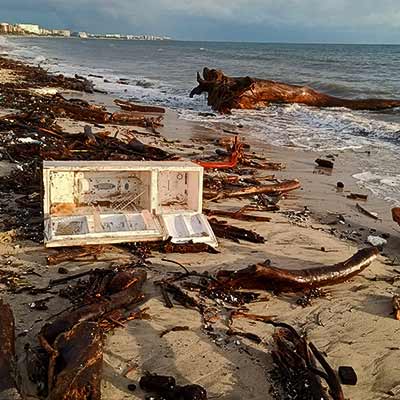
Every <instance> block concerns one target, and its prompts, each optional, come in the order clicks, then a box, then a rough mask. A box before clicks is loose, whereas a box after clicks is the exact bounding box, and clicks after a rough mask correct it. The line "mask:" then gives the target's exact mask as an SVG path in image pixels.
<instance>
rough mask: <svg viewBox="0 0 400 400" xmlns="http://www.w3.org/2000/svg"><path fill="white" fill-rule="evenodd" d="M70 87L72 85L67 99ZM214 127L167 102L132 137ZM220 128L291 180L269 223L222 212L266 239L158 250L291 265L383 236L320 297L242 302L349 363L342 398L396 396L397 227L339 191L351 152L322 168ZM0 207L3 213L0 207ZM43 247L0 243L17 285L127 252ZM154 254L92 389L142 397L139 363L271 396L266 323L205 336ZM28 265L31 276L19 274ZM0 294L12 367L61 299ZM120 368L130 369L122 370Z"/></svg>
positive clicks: (188, 150)
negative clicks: (150, 129) (166, 290)
mask: <svg viewBox="0 0 400 400" xmlns="http://www.w3.org/2000/svg"><path fill="white" fill-rule="evenodd" d="M8 76H9V72H4V71H0V82H3V81H4V80H6V79H8ZM12 79H15V77H14V76H13V77H12ZM78 95H79V94H77V93H74V97H77V96H78ZM84 97H85V98H89V99H90V100H92V101H95V102H96V103H104V104H106V105H107V106H109V107H112V98H110V97H108V96H103V95H96V96H92V95H85V96H84ZM59 123H61V124H62V125H63V126H64V127H65V129H66V130H67V131H68V132H70V131H71V132H79V131H81V130H82V127H83V126H84V125H87V123H80V122H76V121H66V120H62V121H59ZM222 128H223V127H221V126H219V127H218V126H216V127H215V129H205V128H203V127H201V126H200V125H198V124H193V123H189V122H187V121H182V120H179V119H178V118H177V116H176V114H175V113H174V112H173V111H168V112H167V114H166V116H165V118H164V128H162V130H161V133H162V136H163V137H164V138H165V139H166V140H165V139H163V138H154V137H151V138H150V137H147V138H146V137H145V136H144V135H141V136H140V140H143V141H145V142H147V143H155V144H157V145H158V146H160V147H162V148H163V149H166V150H169V151H171V152H175V153H177V154H179V155H182V156H183V157H191V158H200V157H201V156H204V155H208V154H212V152H214V150H215V145H214V144H212V143H211V142H210V139H215V138H216V137H220V136H227V135H228V134H226V133H223V132H222ZM229 128H231V129H232V128H233V129H235V131H237V132H238V133H240V134H241V136H242V137H245V139H246V142H248V143H250V144H251V146H252V149H251V150H252V151H256V152H257V154H261V155H265V156H266V157H268V159H270V160H271V161H274V162H284V163H285V164H286V165H287V168H286V169H285V170H283V171H273V172H272V173H274V174H276V176H277V177H279V178H297V179H299V180H300V181H301V184H302V189H301V190H298V191H296V192H293V193H292V194H290V195H289V196H288V197H287V198H286V199H285V200H283V201H282V203H281V211H280V212H276V213H268V214H267V215H268V216H271V222H268V223H266V222H241V221H235V220H229V222H231V223H232V224H234V225H237V226H243V227H247V228H251V229H254V230H255V231H256V232H258V233H259V234H262V235H263V236H264V237H265V238H266V239H267V241H266V243H265V244H251V243H246V242H242V243H240V244H237V243H234V242H231V241H228V240H225V239H222V240H219V243H220V245H219V251H220V253H219V254H206V255H204V254H169V255H168V256H167V258H168V259H170V260H174V261H178V262H180V263H182V264H183V265H185V266H186V267H187V268H189V269H191V270H195V271H198V272H202V271H209V272H211V273H214V272H216V271H218V270H220V269H232V270H233V269H239V268H243V267H246V266H248V265H249V264H254V263H257V262H262V261H265V260H267V259H269V260H271V263H272V265H275V266H280V267H287V268H300V269H301V268H306V267H312V266H319V265H327V264H333V263H337V262H340V261H343V260H345V259H346V258H348V257H349V256H351V255H352V254H354V253H355V252H356V250H357V249H358V248H360V247H363V246H364V242H365V240H366V237H367V236H368V235H370V234H374V235H375V234H380V233H386V234H389V235H388V244H387V246H386V247H385V249H384V253H385V255H386V256H387V257H386V256H383V255H382V256H380V257H379V259H378V260H377V261H375V262H374V263H373V264H372V265H371V266H370V267H369V268H368V269H367V270H366V271H364V272H363V273H361V274H360V275H359V276H357V277H355V278H354V279H352V280H350V281H349V282H346V283H343V284H339V285H336V286H333V287H328V288H327V289H326V297H323V298H318V299H315V300H313V302H312V304H311V305H310V306H308V307H306V308H302V307H301V306H298V305H297V303H296V301H297V299H298V298H299V297H300V296H301V295H302V294H301V293H296V294H290V295H273V294H272V293H267V292H265V293H263V296H264V297H265V296H266V297H267V299H265V301H261V302H257V303H253V304H250V306H249V312H252V313H257V314H263V315H275V316H276V318H277V319H278V320H280V321H283V322H287V323H290V324H292V325H293V326H295V327H296V328H297V329H298V330H299V331H301V332H303V333H305V334H307V337H308V339H309V340H311V341H312V342H314V343H315V344H316V345H317V347H318V348H319V349H320V350H321V351H323V352H324V354H325V355H326V356H327V359H328V360H329V362H330V363H331V365H332V366H333V367H335V368H337V367H339V366H343V365H350V366H352V367H353V368H354V369H355V371H356V372H357V375H358V383H357V385H356V386H343V388H344V392H345V396H346V398H348V399H352V400H378V399H400V394H399V393H398V392H397V393H398V394H396V390H398V388H399V385H400V367H399V363H398V359H399V356H400V334H399V333H400V325H399V321H396V320H395V319H394V318H393V315H391V313H392V307H391V298H392V296H393V295H394V294H396V293H397V294H399V282H400V281H399V280H396V279H393V280H392V281H390V282H388V280H387V279H385V278H388V277H392V278H394V277H397V278H398V277H399V275H398V272H395V271H394V269H396V268H397V270H398V269H399V267H398V263H397V262H396V258H397V257H399V256H400V252H399V249H400V234H399V228H398V226H397V227H396V225H395V224H394V223H393V222H392V221H391V217H390V207H389V205H388V204H387V203H385V202H383V201H381V200H379V199H377V198H375V197H374V196H373V195H372V194H369V198H368V201H367V202H366V203H365V204H364V203H363V204H364V205H365V207H366V208H368V209H369V210H371V211H374V212H377V213H378V215H379V217H380V218H381V219H380V220H378V221H375V220H373V219H371V218H370V217H368V216H365V215H363V214H361V213H360V212H358V211H357V209H356V202H355V201H354V200H350V199H348V198H347V197H346V195H347V194H348V193H350V192H357V193H359V192H363V190H362V189H360V188H359V187H357V185H356V182H355V181H354V179H353V178H351V175H352V174H353V173H354V171H356V170H357V160H356V155H355V154H354V153H352V152H341V153H340V154H339V155H338V156H337V157H336V161H335V168H334V170H333V172H332V174H331V175H326V174H324V173H322V171H321V170H316V169H315V163H314V160H315V159H316V158H317V154H315V153H312V152H304V151H300V150H293V149H285V148H277V147H272V146H269V145H268V144H265V143H261V142H260V141H258V140H256V139H255V138H252V137H251V135H249V134H248V132H245V131H244V130H242V129H241V128H238V127H229ZM94 129H96V128H94ZM107 129H114V128H113V127H107ZM228 136H229V135H228ZM199 147H201V149H199ZM9 168H10V165H9V163H6V162H2V163H0V174H3V175H4V174H7V173H8V172H9ZM338 181H341V182H343V183H344V184H345V190H344V192H338V191H337V190H336V183H337V182H338ZM365 193H366V192H365ZM244 204H245V201H243V200H229V201H223V202H219V203H218V204H212V207H220V208H223V209H227V208H228V207H238V206H241V205H244ZM205 206H209V204H207V203H206V204H205ZM304 207H307V208H308V209H309V210H310V214H309V215H308V216H307V217H306V218H303V219H302V220H301V221H300V220H299V219H298V218H296V215H295V213H294V211H302V210H304ZM338 216H342V218H341V220H342V221H343V220H344V221H345V222H344V223H340V222H338ZM0 217H1V218H6V217H7V216H5V215H4V214H1V215H0ZM371 229H373V230H371ZM0 235H1V232H0ZM349 239H350V240H349ZM322 249H323V250H322ZM53 252H54V251H53ZM49 253H52V251H49V250H46V249H45V248H44V247H43V246H42V245H39V244H35V243H33V242H28V241H13V240H11V241H9V242H5V243H2V242H1V241H0V268H1V269H2V270H10V269H11V270H15V271H18V272H26V273H27V275H26V279H27V280H28V281H29V283H31V284H33V285H35V286H37V287H43V286H44V285H46V284H47V282H48V280H49V279H52V278H56V277H59V276H60V275H59V274H58V272H57V270H58V268H59V267H65V268H67V269H68V271H70V273H71V274H72V273H77V272H81V271H84V270H88V269H91V268H100V267H110V266H114V265H118V264H124V263H125V262H127V261H128V260H129V259H131V257H132V256H131V255H130V254H129V253H128V252H126V251H123V250H121V251H120V252H118V253H116V252H111V253H105V254H101V255H100V256H99V259H98V260H97V261H94V260H93V259H90V260H88V261H85V260H79V261H68V262H65V263H62V264H59V265H57V266H48V265H47V263H46V256H47V255H48V254H49ZM165 257H166V256H165V255H162V254H158V253H153V254H152V257H151V258H150V259H149V261H151V264H149V265H148V267H147V269H146V270H147V272H148V276H149V279H148V282H147V283H146V286H145V288H144V292H145V295H146V300H145V301H144V303H143V304H142V305H141V308H144V307H147V308H148V311H147V312H148V313H149V314H150V316H151V319H149V320H137V321H131V322H129V323H128V324H127V326H126V327H125V328H118V329H116V330H115V331H114V332H113V333H112V334H109V335H108V336H107V338H106V346H105V352H104V373H103V383H102V390H103V398H104V399H110V400H120V399H143V398H144V396H145V395H144V393H143V392H142V391H141V390H140V389H137V390H136V391H135V392H130V391H129V390H128V388H127V385H128V384H130V383H135V384H137V382H138V379H139V378H140V376H142V375H143V373H144V371H150V372H156V373H159V374H167V375H169V374H170V375H173V376H175V377H176V379H177V381H178V383H179V384H186V383H197V384H200V385H202V386H204V387H205V388H206V389H207V391H208V393H209V397H210V398H218V399H224V400H239V399H254V400H258V399H259V400H261V399H264V400H265V399H274V398H276V397H273V390H272V387H273V385H274V383H273V381H272V380H271V376H270V372H271V370H272V368H273V363H272V359H271V343H272V333H273V329H272V328H270V327H268V326H266V325H265V324H261V323H255V322H251V321H246V320H238V321H236V322H235V326H234V327H235V329H236V330H242V331H244V332H252V333H255V334H257V335H259V336H260V337H261V338H262V339H263V341H262V343H261V344H255V343H253V342H251V341H249V340H248V339H245V338H240V337H234V336H233V337H230V336H227V335H226V331H227V323H226V322H227V321H226V320H225V319H224V318H223V317H221V316H220V318H219V319H218V321H217V322H216V323H215V325H214V335H213V336H210V335H209V334H207V333H206V332H205V331H204V329H203V325H202V322H201V318H200V315H199V313H198V312H197V311H194V310H188V309H186V308H183V307H181V306H179V305H176V306H175V307H174V308H172V309H168V308H166V307H165V306H164V302H163V299H162V297H161V295H160V293H159V290H158V288H157V287H156V286H155V285H154V284H153V282H154V281H155V280H157V279H160V278H161V277H164V276H166V275H167V274H169V273H171V272H173V271H178V270H179V269H178V267H177V266H176V265H174V264H172V263H170V262H166V261H163V259H164V258H165ZM32 269H33V270H34V272H35V275H32V274H31V273H29V271H32ZM0 295H1V296H2V297H3V298H4V299H5V300H6V301H8V302H9V303H10V304H11V305H12V308H13V310H14V313H15V317H16V324H17V333H24V334H23V335H21V336H20V337H19V338H18V341H17V347H18V356H19V365H20V367H21V371H23V370H24V350H23V348H24V345H25V344H26V343H34V341H35V340H36V335H37V332H38V329H39V328H40V327H41V325H42V324H43V323H44V321H45V320H46V319H47V318H49V317H51V315H54V314H55V313H57V312H59V311H60V310H62V309H63V308H66V307H67V305H68V303H67V302H66V301H65V300H61V299H60V298H59V297H58V296H56V295H54V297H53V298H52V299H51V300H50V301H49V302H48V306H49V309H48V310H46V311H37V310H32V309H31V308H30V307H29V304H30V303H31V302H32V301H35V300H37V296H36V297H35V296H31V295H27V294H15V293H10V292H9V291H7V290H6V287H4V286H2V285H1V284H0ZM182 325H184V326H188V327H189V330H188V331H182V332H171V333H169V334H167V335H165V336H163V337H162V338H161V337H160V333H161V332H163V331H164V330H166V329H169V328H172V327H175V326H182ZM127 369H130V372H129V373H128V374H124V372H125V371H126V370H127ZM23 382H24V384H23V391H24V392H25V393H29V394H30V395H31V396H32V395H34V392H33V390H34V389H33V387H32V386H31V385H29V384H28V383H27V381H26V379H25V380H24V381H23ZM396 388H397V389H396ZM31 398H32V397H31Z"/></svg>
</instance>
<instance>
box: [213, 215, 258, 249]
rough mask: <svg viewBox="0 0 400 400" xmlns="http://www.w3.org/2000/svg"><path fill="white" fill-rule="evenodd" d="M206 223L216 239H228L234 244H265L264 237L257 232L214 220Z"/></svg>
mask: <svg viewBox="0 0 400 400" xmlns="http://www.w3.org/2000/svg"><path fill="white" fill-rule="evenodd" d="M208 221H209V223H210V226H211V228H212V230H213V231H214V233H215V235H216V236H217V237H222V238H225V239H230V240H233V241H234V242H239V240H245V241H247V242H252V243H265V239H264V237H263V236H261V235H259V234H258V233H257V232H254V231H251V230H249V229H244V228H239V227H237V226H233V225H230V224H227V223H226V222H225V221H219V220H217V219H215V218H210V219H209V220H208Z"/></svg>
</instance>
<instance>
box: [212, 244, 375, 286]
mask: <svg viewBox="0 0 400 400" xmlns="http://www.w3.org/2000/svg"><path fill="white" fill-rule="evenodd" d="M378 254H379V251H378V249H377V248H375V247H368V248H365V249H362V250H360V251H358V252H357V253H356V254H355V255H353V256H352V257H351V258H349V259H348V260H347V261H344V262H342V263H339V264H335V265H331V266H322V267H316V268H308V269H282V268H277V267H272V266H270V265H264V264H257V265H251V266H249V267H247V268H245V269H242V270H240V271H220V272H219V273H218V279H219V280H220V282H222V283H223V284H224V285H227V286H229V287H231V288H246V289H261V290H276V291H283V292H295V291H298V290H304V289H309V288H315V287H321V286H327V285H333V284H337V283H341V282H344V281H346V280H348V279H350V278H352V277H353V276H355V275H357V274H359V273H360V272H361V271H363V270H364V269H365V268H367V267H368V266H369V265H370V264H371V262H372V261H374V260H375V258H376V257H377V256H378Z"/></svg>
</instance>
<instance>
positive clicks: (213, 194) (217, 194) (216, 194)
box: [204, 180, 301, 200]
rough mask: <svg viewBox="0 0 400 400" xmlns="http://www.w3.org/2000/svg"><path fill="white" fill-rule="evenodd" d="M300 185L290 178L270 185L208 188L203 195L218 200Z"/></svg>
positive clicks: (274, 191) (281, 190) (274, 192)
mask: <svg viewBox="0 0 400 400" xmlns="http://www.w3.org/2000/svg"><path fill="white" fill-rule="evenodd" d="M300 187H301V185H300V182H299V181H298V180H292V181H285V182H282V183H275V184H272V185H259V186H251V187H247V188H243V189H238V190H231V191H222V192H221V191H213V190H208V191H204V196H205V198H207V199H213V200H219V199H224V198H232V197H244V196H254V195H256V194H271V195H277V194H282V193H287V192H290V191H292V190H296V189H299V188H300Z"/></svg>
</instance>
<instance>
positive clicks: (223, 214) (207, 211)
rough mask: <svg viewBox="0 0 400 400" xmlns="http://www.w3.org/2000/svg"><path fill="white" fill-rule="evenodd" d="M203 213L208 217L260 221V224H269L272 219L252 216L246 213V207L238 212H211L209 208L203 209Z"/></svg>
mask: <svg viewBox="0 0 400 400" xmlns="http://www.w3.org/2000/svg"><path fill="white" fill-rule="evenodd" d="M203 213H204V214H206V215H208V216H210V217H211V216H214V215H215V216H218V217H228V218H233V219H239V220H241V221H259V222H269V221H271V218H270V217H262V216H259V215H251V214H246V213H245V207H244V208H241V209H240V210H238V211H226V210H210V209H208V208H203Z"/></svg>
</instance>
